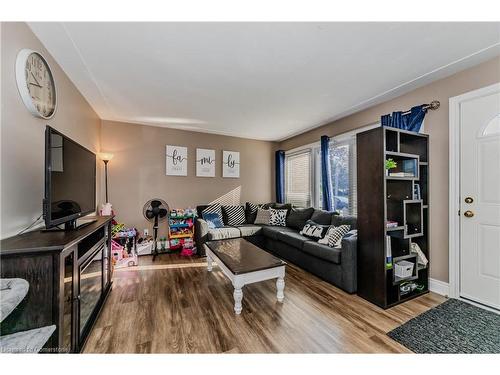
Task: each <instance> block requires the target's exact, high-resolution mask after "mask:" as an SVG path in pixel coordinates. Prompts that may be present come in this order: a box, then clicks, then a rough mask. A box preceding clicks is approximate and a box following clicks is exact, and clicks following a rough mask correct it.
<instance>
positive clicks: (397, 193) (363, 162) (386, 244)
mask: <svg viewBox="0 0 500 375" xmlns="http://www.w3.org/2000/svg"><path fill="white" fill-rule="evenodd" d="M428 141H429V140H428V136H427V135H426V134H419V133H414V132H409V131H404V130H401V129H396V128H390V127H381V128H375V129H372V130H368V131H366V132H363V133H359V134H358V135H357V144H356V150H357V177H358V178H357V188H358V291H357V292H358V295H359V296H361V297H363V298H365V299H367V300H369V301H370V302H373V303H375V304H377V305H378V306H381V307H383V308H388V307H390V306H394V305H397V304H399V303H401V302H402V301H406V300H408V299H410V298H413V297H414V296H417V295H420V294H423V293H426V292H427V291H428V280H427V279H428V276H429V272H428V267H429V264H427V266H426V267H424V265H419V261H420V260H421V259H423V258H422V257H421V256H420V255H417V253H416V250H415V246H414V245H418V246H419V248H420V249H421V252H422V253H423V254H424V255H425V257H426V258H428V257H429V252H428V241H429V236H428V223H429V220H428V213H429V208H430V203H429V200H428V186H429V185H428V179H429V168H430V166H429V160H428ZM377 228H384V230H383V231H380V230H379V229H377ZM405 260H407V261H408V262H411V263H413V264H414V266H413V268H412V274H411V275H405V276H408V277H400V278H398V277H397V276H396V270H395V268H396V262H401V261H405ZM399 266H400V265H398V273H399V275H400V276H401V273H400V268H399ZM407 266H408V265H407ZM394 283H395V285H394Z"/></svg>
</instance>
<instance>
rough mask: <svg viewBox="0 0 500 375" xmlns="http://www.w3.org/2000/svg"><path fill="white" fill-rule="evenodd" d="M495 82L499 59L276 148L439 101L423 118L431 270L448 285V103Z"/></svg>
mask: <svg viewBox="0 0 500 375" xmlns="http://www.w3.org/2000/svg"><path fill="white" fill-rule="evenodd" d="M496 82H500V58H498V57H497V58H495V59H493V60H490V61H487V62H485V63H483V64H481V65H477V66H475V67H473V68H470V69H467V70H464V71H462V72H460V73H457V74H454V75H452V76H450V77H447V78H444V79H441V80H439V81H435V82H433V83H431V84H429V85H427V86H424V87H421V88H419V89H416V90H414V91H412V92H410V93H408V94H406V95H402V96H400V97H398V98H396V99H393V100H390V101H388V102H385V103H382V104H380V105H377V106H374V107H372V108H369V109H367V110H364V111H361V112H358V113H355V114H353V115H351V116H347V117H345V118H342V119H340V120H337V121H334V122H332V123H330V124H327V125H325V126H322V127H319V128H317V129H314V130H311V131H309V132H306V133H304V134H301V135H298V136H296V137H293V138H290V139H287V140H285V141H283V142H281V143H280V145H279V148H280V149H283V150H289V149H292V148H295V147H298V146H301V145H305V144H308V143H312V142H315V141H318V140H319V138H320V137H321V136H322V135H328V136H334V135H337V134H341V133H344V132H346V131H349V130H352V129H356V128H359V127H363V126H365V125H369V124H373V123H374V122H377V121H379V120H380V116H381V115H383V114H386V113H391V112H393V111H398V110H406V109H409V108H411V107H412V106H414V105H418V104H422V103H429V102H431V101H432V100H439V101H440V102H441V108H439V109H438V110H437V111H429V112H428V113H427V116H426V118H425V132H426V133H428V134H429V139H430V140H429V142H430V151H429V152H430V166H429V168H430V203H431V206H430V227H431V230H430V253H431V266H430V270H431V277H432V278H434V279H437V280H441V281H444V282H448V170H449V168H448V167H449V162H448V107H449V106H448V99H449V98H451V97H453V96H457V95H460V94H463V93H465V92H468V91H471V90H475V89H478V88H480V87H484V86H488V85H491V84H493V83H496Z"/></svg>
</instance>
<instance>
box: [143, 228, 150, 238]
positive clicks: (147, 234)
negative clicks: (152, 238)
mask: <svg viewBox="0 0 500 375" xmlns="http://www.w3.org/2000/svg"><path fill="white" fill-rule="evenodd" d="M144 235H145V236H149V229H148V228H145V229H144Z"/></svg>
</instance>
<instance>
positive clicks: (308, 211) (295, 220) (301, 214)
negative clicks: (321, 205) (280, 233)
mask: <svg viewBox="0 0 500 375" xmlns="http://www.w3.org/2000/svg"><path fill="white" fill-rule="evenodd" d="M313 211H314V208H312V207H309V208H292V209H291V210H290V212H289V213H288V217H287V218H286V226H287V227H290V228H293V229H296V230H301V229H302V228H304V225H306V222H307V220H309V219H310V218H311V215H312V213H313Z"/></svg>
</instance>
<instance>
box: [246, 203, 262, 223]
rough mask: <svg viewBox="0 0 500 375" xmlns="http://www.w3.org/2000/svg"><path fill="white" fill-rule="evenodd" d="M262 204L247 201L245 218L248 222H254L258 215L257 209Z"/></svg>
mask: <svg viewBox="0 0 500 375" xmlns="http://www.w3.org/2000/svg"><path fill="white" fill-rule="evenodd" d="M259 207H260V206H259V205H258V204H255V203H250V202H247V203H246V205H245V218H246V221H247V223H248V224H253V223H254V222H255V218H256V217H257V210H258V208H259Z"/></svg>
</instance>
